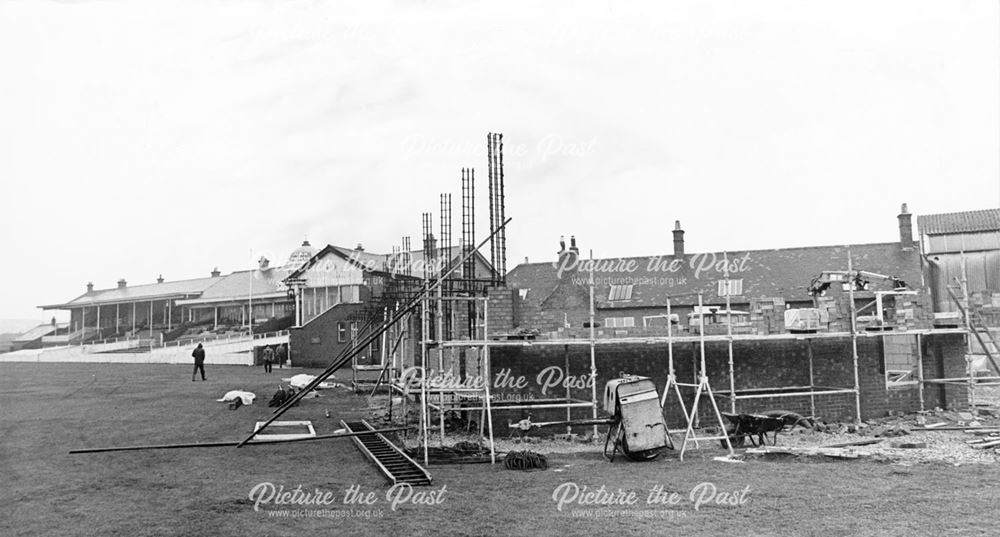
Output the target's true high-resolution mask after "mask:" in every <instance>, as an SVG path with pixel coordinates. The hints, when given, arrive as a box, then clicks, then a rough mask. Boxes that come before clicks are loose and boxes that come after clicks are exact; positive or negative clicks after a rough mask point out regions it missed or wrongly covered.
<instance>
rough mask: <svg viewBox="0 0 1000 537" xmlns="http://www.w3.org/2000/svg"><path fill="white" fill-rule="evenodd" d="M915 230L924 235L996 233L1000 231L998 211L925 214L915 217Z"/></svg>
mask: <svg viewBox="0 0 1000 537" xmlns="http://www.w3.org/2000/svg"><path fill="white" fill-rule="evenodd" d="M917 229H918V230H919V231H920V233H922V234H925V235H939V234H942V233H975V232H980V231H997V230H1000V209H983V210H981V211H963V212H960V213H943V214H925V215H923V216H918V217H917Z"/></svg>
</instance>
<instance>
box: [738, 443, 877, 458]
mask: <svg viewBox="0 0 1000 537" xmlns="http://www.w3.org/2000/svg"><path fill="white" fill-rule="evenodd" d="M746 452H747V454H752V455H797V456H800V457H816V456H822V457H832V458H836V459H857V458H859V457H863V456H869V455H870V454H869V453H862V452H858V451H856V450H853V449H846V448H824V447H813V448H810V447H785V446H762V447H757V448H750V449H748V450H747V451H746Z"/></svg>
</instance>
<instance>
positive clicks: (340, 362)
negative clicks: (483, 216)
mask: <svg viewBox="0 0 1000 537" xmlns="http://www.w3.org/2000/svg"><path fill="white" fill-rule="evenodd" d="M509 223H510V218H508V219H507V220H506V221H505V222H503V223H501V224H500V227H499V228H497V231H500V230H501V229H504V228H505V227H506V226H507V224H509ZM494 233H496V232H494ZM492 236H493V235H492V234H491V235H490V237H487V238H486V239H484V240H483V241H482V242H480V243H479V245H478V246H476V247H475V248H473V249H470V251H469V252H468V253H466V254H465V256H464V258H463V259H462V263H458V264H456V265H454V266H453V267H451V268H449V269H448V270H447V271H442V272H441V275H440V276H439V277H438V278H437V280H435V282H434V284H433V285H430V286H428V287H426V288H424V290H423V291H421V292H420V294H418V295H417V296H414V297H412V298H410V299H409V300H408V301H407V303H406V305H405V306H403V307H402V308H400V309H399V310H398V311H396V312H395V313H393V315H392V317H390V318H389V320H387V321H385V322H384V323H383V324H382V326H380V327H379V328H377V329H376V330H375V331H374V332H373V333H371V334H369V335H368V336H367V337H365V338H364V340H362V341H361V343H360V344H359V345H356V346H354V347H353V348H350V350H349V351H348V352H347V353H346V354H343V355H342V356H341V357H340V358H339V359H337V360H335V361H334V362H333V363H332V364H330V365H329V366H328V367H327V368H326V369H325V370H323V372H321V373H320V374H319V375H317V376H316V378H314V379H313V380H312V381H311V382H310V383H309V384H307V385H306V386H305V387H303V388H302V389H301V390H300V391H298V392H297V393H296V394H295V395H293V396H292V397H291V398H290V399H289V400H288V401H286V402H285V404H284V405H282V406H281V407H279V408H278V409H277V410H276V411H275V413H274V415H273V416H271V418H269V419H268V420H267V421H266V422H264V424H263V425H262V426H261V427H260V428H258V429H257V430H256V431H254V432H252V433H250V435H249V436H247V437H246V438H244V439H243V441H241V442H240V443H239V444H237V445H236V447H238V448H239V447H243V446H244V445H245V444H246V443H247V442H249V441H251V440H253V438H254V437H255V436H257V434H259V433H260V432H261V431H263V430H264V429H266V428H267V426H268V425H270V424H271V423H272V422H274V421H275V420H277V419H278V418H279V417H281V415H282V414H284V413H285V412H286V411H287V410H288V409H289V408H291V407H292V405H294V404H295V403H297V402H298V401H299V400H301V399H302V398H303V397H305V396H306V394H307V393H309V392H311V391H312V390H314V389H316V387H317V386H319V385H320V383H321V382H323V381H325V380H326V379H327V378H329V377H330V375H332V374H333V373H334V372H335V371H337V370H338V369H340V368H341V367H343V366H344V365H346V364H348V363H350V361H351V360H352V359H354V357H355V356H356V355H357V354H358V353H359V352H361V351H362V350H364V348H365V347H367V346H368V345H369V344H371V343H372V342H373V341H375V340H376V339H378V338H379V337H380V336H381V335H382V333H383V332H385V331H386V330H388V329H389V328H390V327H391V326H393V325H394V324H396V323H397V322H399V320H400V319H402V318H403V317H404V316H405V314H407V313H409V312H410V311H411V310H413V309H415V308H416V307H417V306H419V305H420V304H421V303H422V302H423V300H424V299H425V298H426V297H428V296H430V293H432V292H433V291H434V290H436V289H437V288H438V286H440V285H441V284H442V283H443V282H444V281H445V279H446V278H448V276H450V275H451V273H452V272H454V271H455V270H457V269H458V268H459V267H461V266H462V265H463V264H464V262H465V261H466V260H467V259H469V258H471V257H472V256H473V255H475V254H476V252H478V251H479V249H480V248H482V247H483V246H485V245H486V243H487V242H489V240H490V238H491V237H492ZM421 337H423V335H421Z"/></svg>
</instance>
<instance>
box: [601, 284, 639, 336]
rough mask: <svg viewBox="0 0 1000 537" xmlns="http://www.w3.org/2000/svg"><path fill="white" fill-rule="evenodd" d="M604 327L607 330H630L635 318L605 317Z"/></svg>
mask: <svg viewBox="0 0 1000 537" xmlns="http://www.w3.org/2000/svg"><path fill="white" fill-rule="evenodd" d="M629 287H631V286H629ZM604 326H606V327H608V328H632V327H634V326H635V317H607V318H605V319H604Z"/></svg>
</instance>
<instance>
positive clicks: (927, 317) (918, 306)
mask: <svg viewBox="0 0 1000 537" xmlns="http://www.w3.org/2000/svg"><path fill="white" fill-rule="evenodd" d="M887 298H888V297H887ZM892 298H894V301H893V300H887V302H888V303H889V304H888V305H887V308H886V320H887V321H888V323H889V324H890V325H893V326H894V327H895V329H896V330H917V329H921V328H929V327H930V326H931V325H932V324H933V321H934V308H933V307H932V305H931V304H930V303H929V301H928V300H927V299H926V298H925V297H923V296H921V295H916V296H913V295H900V296H896V297H892Z"/></svg>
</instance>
